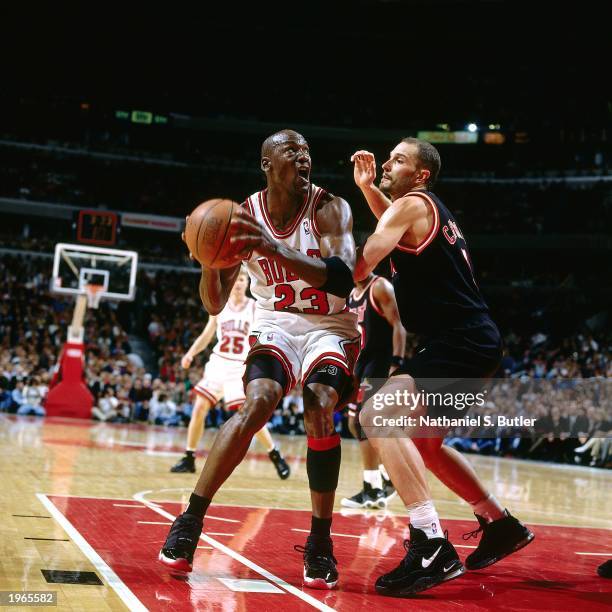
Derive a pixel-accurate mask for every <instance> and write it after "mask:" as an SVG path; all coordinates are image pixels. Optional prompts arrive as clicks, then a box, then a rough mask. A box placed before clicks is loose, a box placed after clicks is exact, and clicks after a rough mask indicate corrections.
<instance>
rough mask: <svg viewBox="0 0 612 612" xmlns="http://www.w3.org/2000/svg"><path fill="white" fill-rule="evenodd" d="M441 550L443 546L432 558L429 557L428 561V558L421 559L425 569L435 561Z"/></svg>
mask: <svg viewBox="0 0 612 612" xmlns="http://www.w3.org/2000/svg"><path fill="white" fill-rule="evenodd" d="M441 548H442V546H439V547H438V550H436V552H435V553H434V554H433V555H431V557H429V559H427V558H426V557H423V558H422V559H421V565H422V566H423V567H429V566H430V565H431V564H432V562H433V560H434V559H435V558H436V557H437V556H438V553H439V552H440V549H441Z"/></svg>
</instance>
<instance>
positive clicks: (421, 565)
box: [376, 525, 465, 597]
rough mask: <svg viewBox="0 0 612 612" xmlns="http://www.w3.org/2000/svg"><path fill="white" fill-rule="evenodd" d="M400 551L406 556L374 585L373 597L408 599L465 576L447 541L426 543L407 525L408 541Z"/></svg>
mask: <svg viewBox="0 0 612 612" xmlns="http://www.w3.org/2000/svg"><path fill="white" fill-rule="evenodd" d="M445 535H446V534H445ZM404 548H405V549H406V556H405V557H404V558H403V559H402V561H401V563H400V564H399V565H398V566H397V567H396V568H395V569H394V570H393V571H391V572H389V573H388V574H384V575H382V576H380V577H379V578H378V580H377V581H376V592H377V593H380V594H381V595H389V596H391V597H409V596H410V595H414V594H415V593H420V592H421V591H425V590H426V589H431V588H432V587H435V586H436V585H438V584H440V583H442V582H446V581H447V580H452V579H453V578H458V577H459V576H461V574H463V573H465V568H464V567H463V564H462V563H461V561H460V560H459V556H458V555H457V551H456V550H455V548H454V547H453V545H452V544H451V543H450V542H449V541H448V539H447V537H444V538H431V539H429V538H428V537H427V535H426V534H425V532H424V531H422V530H421V529H415V528H414V527H413V526H412V525H410V540H406V541H405V542H404Z"/></svg>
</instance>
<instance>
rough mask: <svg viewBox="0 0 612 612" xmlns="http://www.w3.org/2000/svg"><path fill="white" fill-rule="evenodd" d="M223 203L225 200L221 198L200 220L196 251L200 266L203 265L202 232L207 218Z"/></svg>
mask: <svg viewBox="0 0 612 612" xmlns="http://www.w3.org/2000/svg"><path fill="white" fill-rule="evenodd" d="M221 202H223V200H222V199H221V198H219V199H218V200H217V202H216V203H215V205H214V206H211V207H210V208H209V209H208V210H207V211H206V214H205V215H204V216H203V217H202V218H201V219H200V224H199V225H198V231H197V232H196V249H197V253H196V259H197V260H198V262H199V263H200V265H202V262H201V261H200V232H201V231H202V227H204V225H205V222H206V217H208V215H210V213H211V211H213V210H214V209H215V208H216V207H217V206H218V205H219V204H221ZM217 254H218V252H217ZM215 257H216V255H215Z"/></svg>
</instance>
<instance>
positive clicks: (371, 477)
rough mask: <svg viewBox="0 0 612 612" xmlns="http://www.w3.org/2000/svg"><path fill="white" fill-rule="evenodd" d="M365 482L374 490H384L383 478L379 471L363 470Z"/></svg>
mask: <svg viewBox="0 0 612 612" xmlns="http://www.w3.org/2000/svg"><path fill="white" fill-rule="evenodd" d="M363 480H364V482H367V483H368V484H369V485H370V486H371V487H372V488H373V489H382V476H381V475H380V471H379V470H363Z"/></svg>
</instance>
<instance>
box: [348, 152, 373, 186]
mask: <svg viewBox="0 0 612 612" xmlns="http://www.w3.org/2000/svg"><path fill="white" fill-rule="evenodd" d="M351 161H352V162H353V164H355V165H354V167H353V178H354V179H355V183H356V185H357V187H359V188H360V189H367V188H368V187H371V186H372V185H373V184H374V181H375V180H376V159H375V158H374V155H373V154H372V153H370V152H369V151H356V152H355V153H353V154H352V155H351Z"/></svg>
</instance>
